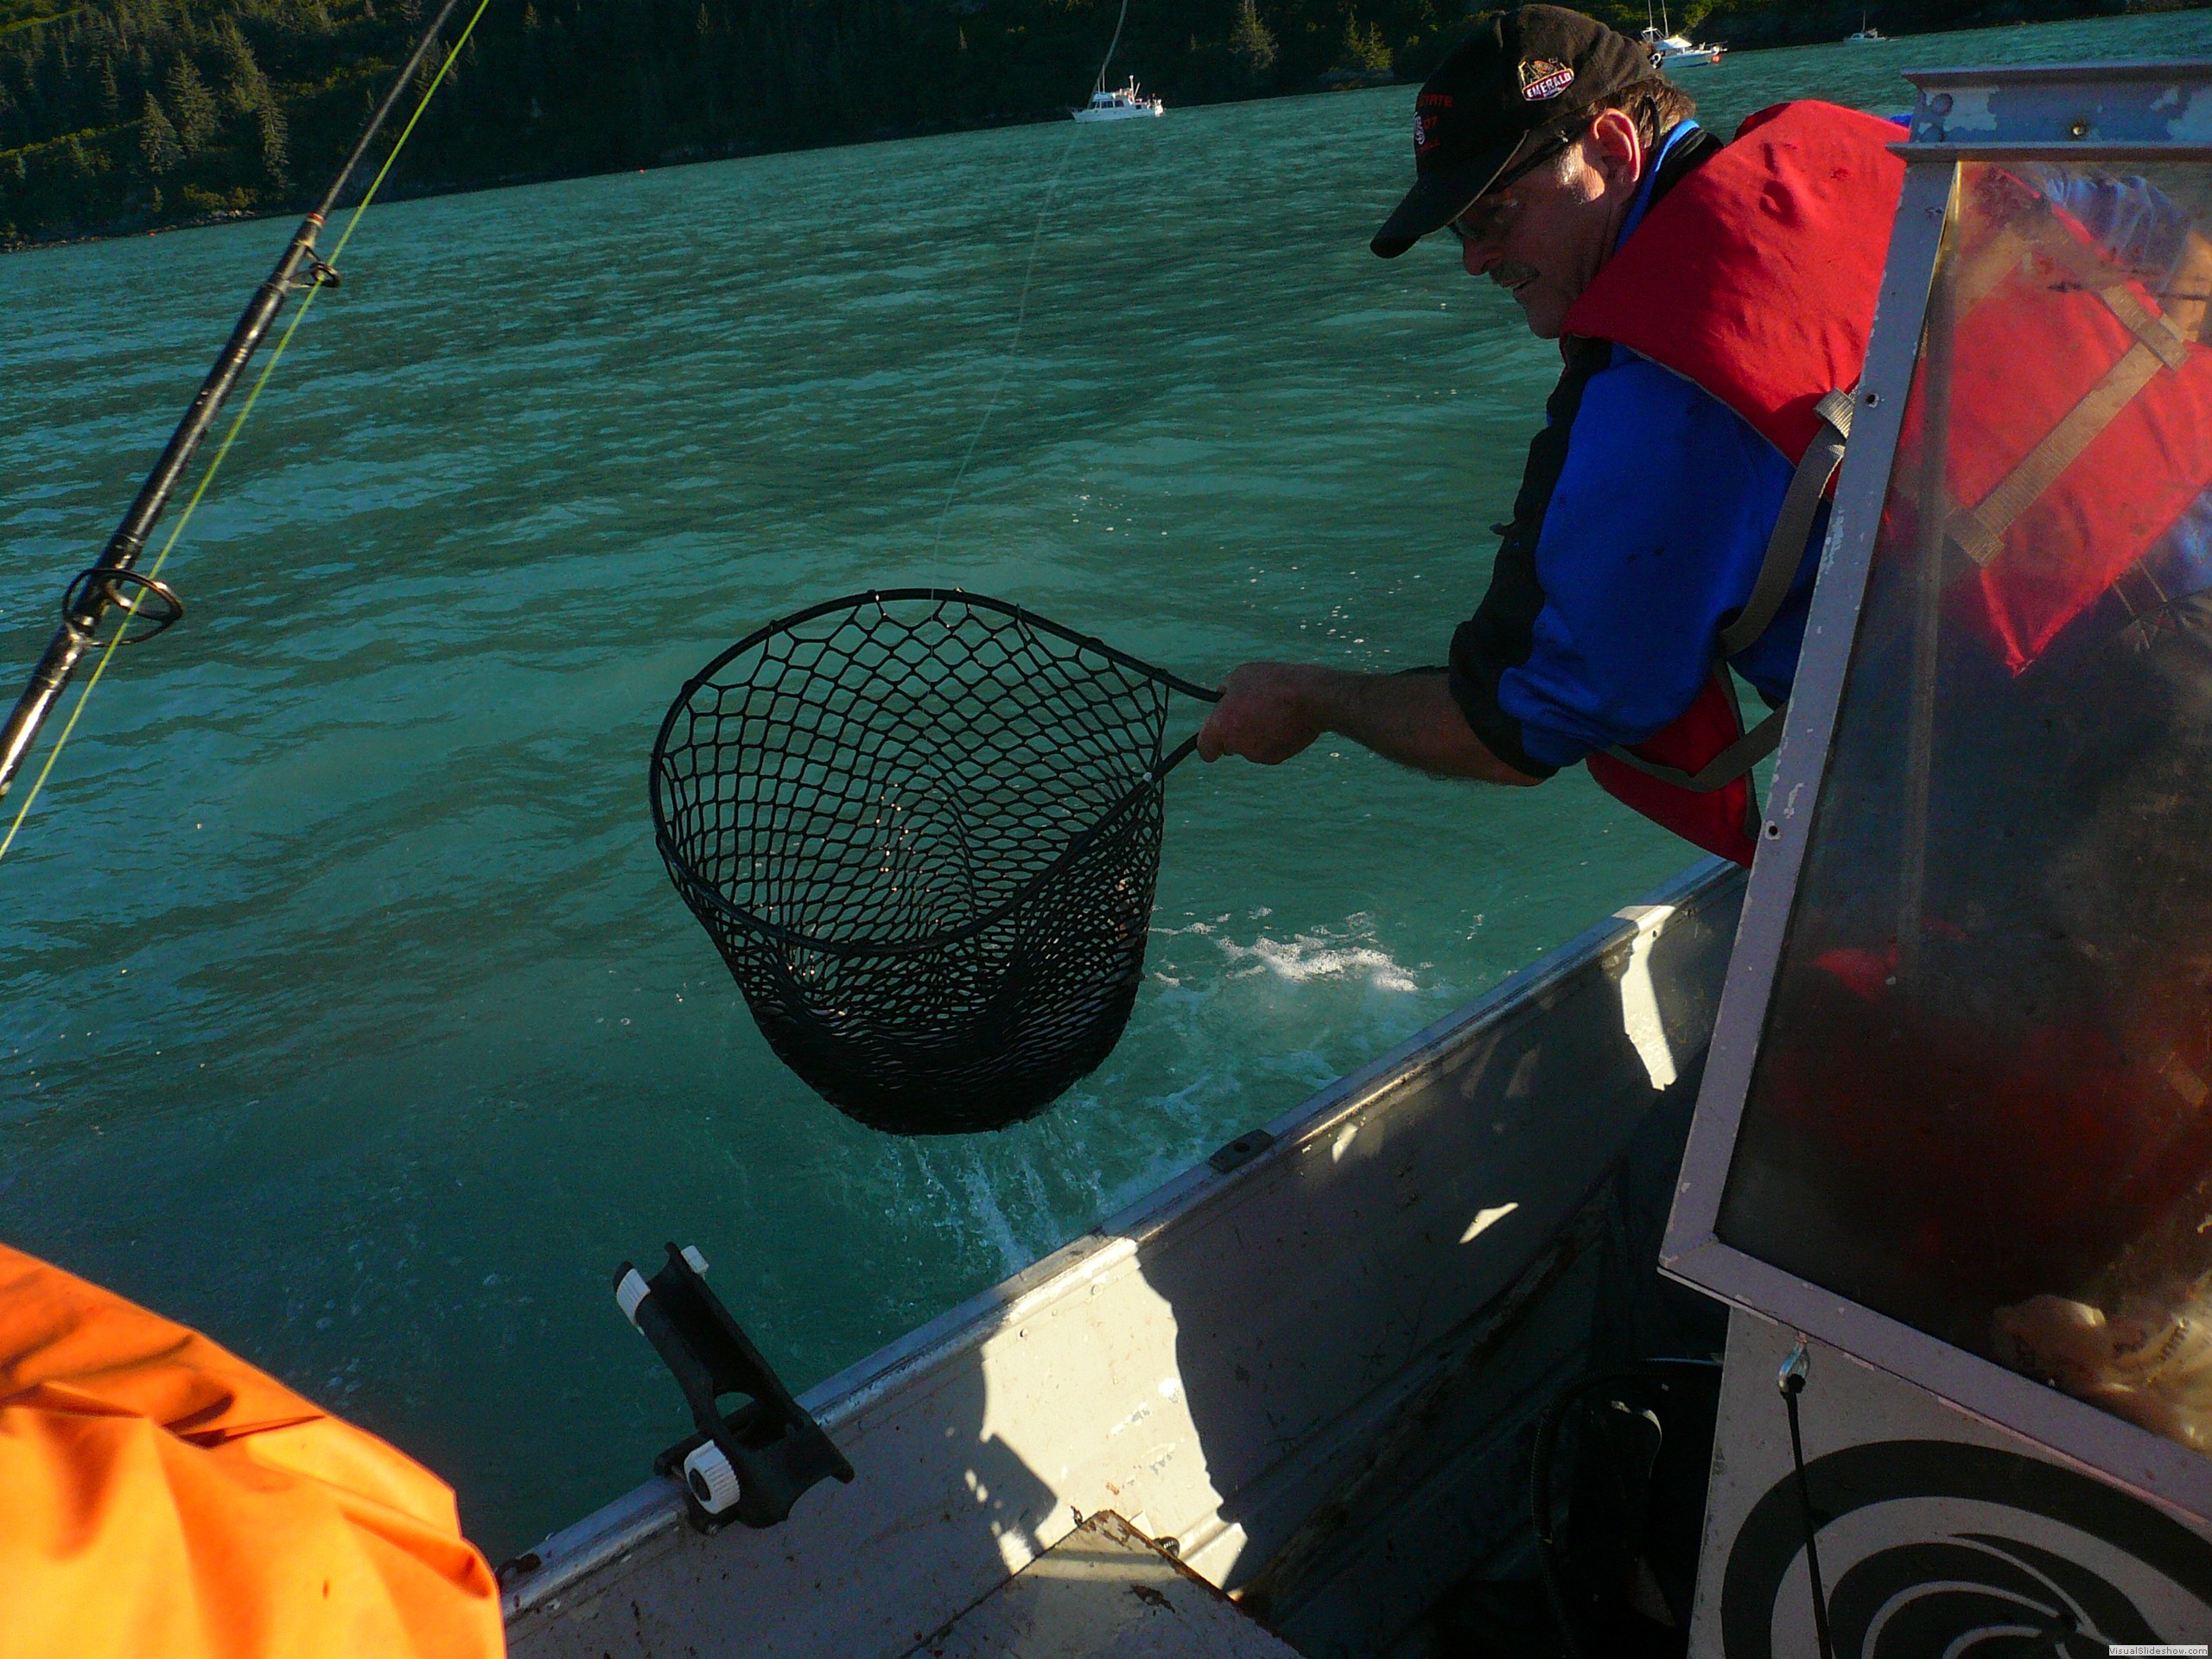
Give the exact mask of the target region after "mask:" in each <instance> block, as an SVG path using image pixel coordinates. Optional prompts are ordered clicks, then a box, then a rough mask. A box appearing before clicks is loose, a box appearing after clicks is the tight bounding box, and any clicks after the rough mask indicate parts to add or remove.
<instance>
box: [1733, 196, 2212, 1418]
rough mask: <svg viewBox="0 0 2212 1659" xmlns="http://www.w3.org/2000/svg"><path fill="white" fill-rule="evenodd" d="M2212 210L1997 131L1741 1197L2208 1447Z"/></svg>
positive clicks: (1886, 546) (1837, 1283)
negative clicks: (2211, 340)
mask: <svg viewBox="0 0 2212 1659" xmlns="http://www.w3.org/2000/svg"><path fill="white" fill-rule="evenodd" d="M2209 210H2212V168H2206V167H2204V166H2202V165H2198V164H2187V165H2182V164H2171V165H2160V166H2158V167H2150V168H2140V169H2135V168H2110V169H2107V170H2101V169H2100V168H2096V167H2094V166H2090V165H2083V164H2071V165H2066V166H2056V165H2035V164H2027V163H2012V164H2009V165H2006V166H2001V167H2000V166H1996V165H1969V166H1965V167H1962V168H1961V169H1960V175H1959V181H1958V186H1957V191H1956V194H1955V198H1954V204H1953V210H1952V213H1951V216H1950V220H1949V223H1948V226H1947V229H1946V232H1945V237H1944V245H1943V250H1942V256H1941V257H1940V259H1939V262H1938V264H1937V268H1936V270H1937V275H1936V283H1935V285H1934V289H1933V291H1932V293H1931V295H1930V298H1929V313H1928V321H1927V325H1926V329H1925V333H1924V336H1923V342H1922V350H1921V356H1920V362H1919V366H1918V369H1917V372H1916V379H1915V382H1914V385H1913V389H1912V392H1911V400H1910V404H1909V405H1908V408H1907V410H1906V413H1905V422H1904V434H1903V437H1902V440H1901V442H1900V443H1899V446H1898V450H1897V460H1896V464H1895V467H1894V470H1893V471H1892V474H1891V479H1890V486H1889V494H1888V498H1887V500H1886V502H1885V508H1884V513H1883V518H1882V523H1881V526H1880V530H1879V532H1878V539H1877V543H1876V546H1875V550H1874V554H1873V560H1872V567H1871V569H1870V573H1869V581H1868V585H1867V588H1866V604H1865V610H1864V613H1863V615H1862V617H1861V620H1860V625H1859V637H1858V640H1857V644H1856V645H1855V647H1854V653H1853V661H1852V664H1851V666H1850V670H1849V672H1848V677H1847V681H1846V684H1845V690H1844V696H1843V701H1842V704H1841V708H1840V714H1839V717H1838V723H1837V727H1836V733H1835V740H1834V747H1833V750H1832V752H1831V759H1830V762H1829V766H1828V771H1827V779H1826V782H1825V784H1824V785H1823V789H1822V794H1821V801H1820V804H1819V807H1818V809H1817V815H1816V817H1815V823H1814V827H1813V832H1812V838H1811V841H1810V843H1809V846H1808V852H1807V857H1806V862H1805V866H1804V869H1803V872H1802V877H1801V880H1800V882H1799V886H1798V893H1797V899H1796V910H1795V912H1794V914H1793V916H1792V918H1791V923H1790V930H1789V937H1788V939H1787V942H1786V944H1785V946H1784V949H1783V957H1782V962H1781V965H1780V968H1779V970H1778V976H1777V981H1776V984H1775V989H1774V995H1773V998H1772V1001H1771V1002H1770V1012H1769V1014H1768V1020H1767V1027H1766V1030H1765V1032H1764V1039H1763V1041H1762V1045H1761V1049H1760V1053H1759V1057H1758V1064H1757V1067H1756V1069H1755V1071H1754V1074H1753V1077H1752V1083H1751V1090H1750V1094H1749V1096H1748V1099H1747V1101H1746V1104H1745V1116H1744V1123H1743V1129H1742V1132H1741V1135H1740V1136H1739V1138H1738V1142H1737V1154H1736V1159H1735V1162H1734V1165H1733V1166H1732V1169H1731V1172H1730V1176H1729V1181H1728V1185H1727V1189H1726V1195H1725V1198H1724V1200H1723V1205H1722V1210H1721V1216H1720V1223H1719V1232H1720V1235H1721V1236H1722V1237H1723V1238H1724V1239H1725V1240H1726V1242H1728V1243H1730V1244H1732V1245H1733V1246H1735V1247H1737V1248H1738V1249H1742V1250H1745V1251H1746V1252H1748V1253H1750V1254H1751V1255H1757V1256H1758V1257H1761V1258H1763V1259H1764V1260H1766V1261H1768V1262H1773V1263H1774V1264H1776V1265H1777V1266H1779V1267H1782V1268H1784V1269H1786V1270H1788V1271H1789V1272H1791V1273H1794V1274H1797V1275H1799V1276H1801V1277H1802V1278H1805V1279H1808V1280H1809V1281H1813V1282H1814V1283H1815V1284H1818V1285H1821V1286H1823V1287H1827V1288H1828V1289H1831V1290H1834V1291H1837V1292H1840V1293H1841V1294H1844V1295H1846V1296H1848V1297H1850V1298H1851V1299H1852V1300H1855V1301H1858V1302H1860V1303H1862V1304H1864V1305H1866V1306H1871V1307H1872V1308H1874V1309H1876V1310H1878V1311H1879V1312H1881V1313H1885V1314H1888V1315H1890V1316H1891V1317H1893V1318H1896V1319H1901V1320H1904V1321H1905V1322H1907V1323H1909V1324H1910V1325H1915V1326H1916V1327H1918V1328H1919V1329H1921V1330H1923V1331H1925V1332H1930V1333H1932V1334H1934V1335H1936V1336H1938V1337H1941V1338H1944V1339H1946V1340H1948V1341H1949V1342H1952V1343H1955V1344H1958V1345H1960V1346H1961V1347H1964V1348H1967V1349H1968V1350H1971V1351H1974V1352H1976V1353H1979V1354H1981V1355H1984V1356H1986V1357H1990V1358H1992V1359H1995V1360H1998V1361H1999V1362H2000V1363H2005V1364H2008V1365H2011V1366H2012V1367H2013V1368H2015V1369H2017V1370H2022V1371H2024V1372H2026V1373H2028V1374H2030V1375H2032V1376H2037V1377H2040V1378H2043V1379H2044V1380H2046V1381H2048V1382H2051V1383H2056V1384H2057V1385H2058V1386H2060V1387H2062V1388H2063V1389H2067V1390H2069V1392H2071V1393H2074V1394H2075V1395H2080V1396H2081V1397H2082V1398H2085V1399H2088V1400H2091V1401H2094V1402H2096V1403H2097V1404H2100V1405H2101V1406H2103V1407H2105V1408H2107V1409H2109V1410H2111V1411H2113V1412H2116V1413H2118V1414H2121V1415H2123V1416H2126V1417H2128V1418H2130V1419H2133V1421H2137V1422H2139V1423H2142V1424H2144V1425H2145V1426H2147V1427H2152V1428H2153V1429H2156V1430H2158V1432H2160V1433H2165V1434H2168V1435H2171V1436H2172V1437H2173V1438H2175V1439H2177V1440H2182V1441H2183V1442H2185V1443H2187V1444H2190V1445H2192V1446H2196V1447H2197V1448H2198V1449H2200V1450H2212V1329H2208V1327H2212V347H2208V345H2207V334H2208V330H2207V327H2206V318H2207V300H2208V297H2212V239H2208V238H2212V212H2209Z"/></svg>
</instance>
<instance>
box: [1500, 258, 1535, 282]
mask: <svg viewBox="0 0 2212 1659" xmlns="http://www.w3.org/2000/svg"><path fill="white" fill-rule="evenodd" d="M1537 274H1538V272H1537V270H1536V268H1535V266H1534V265H1524V264H1521V263H1520V262H1519V261H1518V260H1515V259H1508V260H1506V261H1505V262H1504V263H1503V264H1497V265H1493V266H1491V272H1490V279H1491V281H1492V282H1493V283H1497V285H1498V286H1499V287H1500V288H1511V287H1512V286H1513V285H1514V284H1515V283H1525V282H1527V281H1528V280H1529V278H1530V277H1535V276H1536V275H1537Z"/></svg>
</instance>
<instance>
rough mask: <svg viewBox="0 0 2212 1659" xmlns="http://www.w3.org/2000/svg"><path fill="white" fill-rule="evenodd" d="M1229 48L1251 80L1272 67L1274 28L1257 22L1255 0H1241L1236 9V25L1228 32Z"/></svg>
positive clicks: (1256, 0)
mask: <svg viewBox="0 0 2212 1659" xmlns="http://www.w3.org/2000/svg"><path fill="white" fill-rule="evenodd" d="M1229 51H1230V56H1232V57H1234V58H1235V59H1236V60H1237V61H1238V62H1240V63H1242V64H1243V67H1244V73H1246V74H1247V75H1249V76H1251V77H1252V78H1253V79H1255V80H1256V79H1259V78H1260V77H1261V76H1262V75H1264V74H1266V73H1267V72H1268V70H1270V69H1272V68H1274V65H1275V37H1274V30H1272V29H1269V28H1268V26H1267V25H1266V24H1265V23H1263V22H1261V21H1260V8H1259V3H1258V0H1243V4H1242V5H1240V6H1239V7H1238V8H1237V9H1236V27H1235V28H1233V29H1230V31H1229Z"/></svg>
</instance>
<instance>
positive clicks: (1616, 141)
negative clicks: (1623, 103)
mask: <svg viewBox="0 0 2212 1659" xmlns="http://www.w3.org/2000/svg"><path fill="white" fill-rule="evenodd" d="M1586 154H1587V155H1588V156H1589V159H1590V165H1591V166H1592V167H1594V168H1597V169H1598V171H1599V172H1600V173H1602V174H1604V175H1605V182H1606V184H1607V185H1609V186H1614V187H1618V188H1629V187H1631V186H1633V185H1635V184H1636V183H1637V181H1638V180H1640V179H1642V178H1643V137H1642V136H1641V135H1639V134H1638V133H1637V130H1636V123H1635V122H1634V121H1632V120H1630V118H1629V117H1628V116H1627V115H1626V114H1625V113H1624V111H1619V110H1606V111H1603V112H1601V113H1600V114H1599V117H1598V118H1597V119H1596V120H1595V121H1593V122H1592V123H1591V124H1590V149H1589V150H1588V151H1587V152H1586Z"/></svg>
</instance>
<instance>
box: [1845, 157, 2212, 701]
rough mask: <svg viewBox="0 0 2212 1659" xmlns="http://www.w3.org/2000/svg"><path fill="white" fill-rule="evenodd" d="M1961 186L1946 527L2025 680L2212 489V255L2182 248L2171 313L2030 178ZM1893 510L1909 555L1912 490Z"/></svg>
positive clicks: (1975, 603)
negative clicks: (1967, 196)
mask: <svg viewBox="0 0 2212 1659" xmlns="http://www.w3.org/2000/svg"><path fill="white" fill-rule="evenodd" d="M1966 188H1967V189H1969V190H1971V191H1972V192H1973V193H1974V198H1975V211H1974V212H1973V213H1968V214H1966V215H1964V216H1963V219H1962V224H1963V231H1962V233H1961V236H1960V238H1959V239H1958V246H1957V247H1956V249H1955V251H1954V255H1953V260H1952V267H1953V269H1954V270H1955V272H1956V273H1957V274H1956V277H1955V284H1954V286H1955V304H1956V307H1957V311H1958V321H1957V325H1956V327H1955V331H1954V336H1953V338H1954V345H1953V350H1952V360H1953V371H1952V384H1951V396H1950V419H1949V426H1948V439H1949V441H1948V448H1947V453H1946V454H1945V456H1944V460H1943V474H1944V481H1945V484H1946V486H1947V493H1948V496H1949V497H1950V502H1951V505H1950V513H1949V517H1948V519H1947V521H1946V523H1945V525H1944V530H1945V533H1946V537H1947V540H1948V543H1949V544H1950V546H1951V547H1952V548H1954V549H1955V550H1958V551H1959V552H1960V553H1962V554H1964V555H1965V556H1966V557H1967V558H1970V559H1972V560H1973V561H1974V563H1975V564H1977V565H1979V566H1980V570H1979V572H1978V574H1977V575H1976V577H1975V579H1974V581H1973V582H1971V583H1968V584H1967V590H1966V592H1965V593H1964V594H1961V601H1963V607H1964V608H1965V609H1966V610H1967V613H1969V615H1970V616H1971V617H1972V619H1973V620H1974V621H1975V622H1976V623H1977V624H1978V625H1979V626H1980V630H1981V632H1983V633H1984V634H1985V635H1986V637H1987V638H1988V639H1990V640H1991V642H1992V644H1993V646H1994V648H1995V649H1996V651H1997V652H1998V653H1999V656H2000V657H2001V658H2003V660H2004V662H2005V665H2006V666H2007V667H2009V668H2011V669H2012V671H2013V672H2014V673H2016V674H2017V673H2018V672H2019V671H2021V670H2023V669H2024V668H2026V667H2027V666H2028V664H2031V663H2032V662H2034V661H2035V660H2036V658H2037V657H2038V656H2040V655H2041V654H2042V653H2043V651H2044V647H2045V646H2047V645H2050V642H2051V640H2052V639H2055V638H2056V636H2057V634H2058V632H2059V631H2060V630H2061V629H2063V628H2064V627H2065V626H2066V625H2067V624H2068V623H2069V622H2070V621H2072V620H2074V619H2075V617H2076V616H2078V615H2080V614H2081V613H2082V612H2083V611H2084V610H2086V609H2087V608H2088V607H2089V606H2090V604H2092V603H2093V602H2094V601H2095V600H2096V599H2097V598H2098V597H2099V596H2100V595H2101V594H2103V593H2104V592H2105V590H2106V589H2107V588H2110V587H2112V586H2113V584H2114V583H2115V582H2118V581H2119V580H2120V578H2121V577H2122V576H2123V575H2126V573H2127V572H2128V571H2129V569H2131V568H2132V567H2133V566H2134V565H2135V564H2136V563H2137V562H2138V561H2139V560H2140V559H2141V558H2142V557H2143V556H2144V555H2145V553H2147V552H2149V551H2150V550H2151V549H2152V546H2153V545H2154V544H2155V543H2157V542H2158V540H2159V538H2160V537H2163V536H2164V534H2165V532H2166V531H2167V529H2168V528H2169V527H2170V526H2171V524H2173V522H2174V520H2175V519H2177V518H2179V517H2180V516H2181V514H2182V513H2183V512H2184V511H2185V510H2186V509H2187V508H2188V506H2189V505H2190V503H2191V502H2193V501H2195V500H2196V498H2197V497H2198V496H2199V495H2201V494H2202V493H2203V492H2204V490H2205V488H2206V487H2207V486H2212V351H2208V350H2207V349H2206V347H2205V346H2204V344H2203V343H2202V340H2201V339H2200V338H2199V336H2200V334H2202V327H2203V322H2204V304H2203V297H2202V296H2204V294H2205V292H2206V290H2207V288H2208V286H2212V247H2208V246H2207V245H2206V244H2205V243H2204V241H2203V239H2202V238H2201V237H2197V236H2195V235H2191V236H2190V238H2188V241H2187V244H2186V245H2185V247H2184V250H2183V255H2182V260H2183V264H2182V266H2181V268H2179V269H2177V270H2176V271H2175V272H2174V273H2172V277H2171V280H2169V282H2168V283H2166V291H2167V295H2168V299H2167V302H2166V303H2165V305H2164V307H2163V308H2162V307H2161V304H2160V302H2159V300H2158V296H2155V295H2154V294H2152V292H2151V291H2150V290H2149V289H2147V288H2146V287H2145V285H2144V284H2143V283H2141V282H2140V281H2139V280H2137V279H2136V278H2135V277H2133V276H2131V275H2130V274H2128V273H2127V272H2126V271H2125V270H2123V269H2121V268H2120V266H2118V265H2117V264H2114V263H2113V260H2112V259H2111V257H2109V256H2108V255H2107V253H2106V252H2105V251H2103V250H2102V249H2101V247H2100V246H2099V245H2098V243H2097V239H2096V238H2094V236H2092V235H2091V234H2090V233H2089V232H2088V230H2087V229H2086V228H2084V227H2083V226H2082V225H2081V224H2080V223H2079V222H2078V221H2077V220H2075V219H2074V218H2073V217H2072V216H2071V215H2070V214H2069V213H2065V212H2064V211H2063V210H2062V209H2060V208H2058V207H2055V206H2053V205H2052V204H2051V203H2050V201H2049V200H2047V199H2045V197H2044V195H2043V194H2042V193H2041V192H2039V191H2037V190H2036V189H2035V188H2032V187H2031V186H2030V185H2029V184H2027V183H2025V182H2024V181H2021V180H2020V179H2018V178H2016V177H2014V176H2013V175H2011V174H2009V173H2006V172H2005V171H2004V170H2002V169H2001V168H1980V169H1976V170H1975V171H1974V172H1973V173H1972V174H1970V175H1969V176H1968V180H1967V186H1966ZM2184 296H2186V297H2184ZM2021 340H2034V341H2036V343H2037V348H2036V349H2035V350H2032V351H2022V350H2020V349H2019V342H2020V341H2021ZM1918 416H1919V404H1918V403H1917V401H1916V402H1915V404H1914V406H1913V409H1912V411H1911V416H1910V420H1909V423H1908V425H1907V428H1906V430H1905V433H1904V439H1903V443H1902V445H1901V448H1900V453H1910V452H1911V450H1912V449H1914V448H1917V447H1918V445H1919V442H1920V437H1921V428H1920V423H1919V419H1918ZM2115 484H2117V485H2118V487H2114V486H2115ZM1889 512H1890V516H1891V518H1892V520H1893V521H1894V522H1892V523H1891V524H1885V528H1884V535H1885V538H1887V539H1888V540H1890V541H1891V543H1893V544H1898V545H1910V543H1911V542H1912V541H1914V540H1916V538H1917V536H1918V529H1919V526H1918V524H1917V522H1916V518H1917V508H1916V504H1915V502H1914V501H1913V500H1912V499H1910V493H1904V492H1901V493H1898V494H1897V496H1896V497H1895V498H1894V499H1893V500H1892V501H1891V505H1890V509H1889ZM1900 538H1903V539H1902V540H1900Z"/></svg>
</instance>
